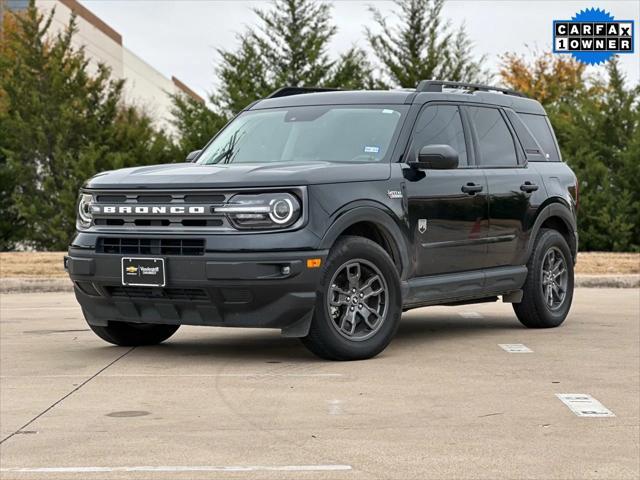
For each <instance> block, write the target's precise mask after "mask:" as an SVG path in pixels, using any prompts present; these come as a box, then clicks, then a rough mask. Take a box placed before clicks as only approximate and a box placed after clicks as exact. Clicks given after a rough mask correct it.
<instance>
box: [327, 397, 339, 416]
mask: <svg viewBox="0 0 640 480" xmlns="http://www.w3.org/2000/svg"><path fill="white" fill-rule="evenodd" d="M328 404H329V415H340V414H342V401H340V400H329V402H328Z"/></svg>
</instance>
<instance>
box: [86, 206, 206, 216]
mask: <svg viewBox="0 0 640 480" xmlns="http://www.w3.org/2000/svg"><path fill="white" fill-rule="evenodd" d="M92 213H93V214H94V215H101V214H102V215H105V214H121V215H167V214H169V215H204V214H206V213H207V211H206V207H204V206H199V205H197V206H196V205H194V206H164V205H92Z"/></svg>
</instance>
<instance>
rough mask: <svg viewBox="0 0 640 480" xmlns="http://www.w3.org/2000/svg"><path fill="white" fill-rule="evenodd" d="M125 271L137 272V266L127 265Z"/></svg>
mask: <svg viewBox="0 0 640 480" xmlns="http://www.w3.org/2000/svg"><path fill="white" fill-rule="evenodd" d="M127 273H138V267H134V266H129V267H127Z"/></svg>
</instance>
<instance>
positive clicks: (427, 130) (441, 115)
mask: <svg viewBox="0 0 640 480" xmlns="http://www.w3.org/2000/svg"><path fill="white" fill-rule="evenodd" d="M427 145H449V146H450V147H452V148H453V149H454V150H455V151H456V152H458V166H460V167H464V166H467V165H468V161H467V146H466V143H465V140H464V130H463V128H462V120H461V119H460V111H459V110H458V107H456V106H455V105H429V106H427V107H426V108H425V109H424V110H423V111H422V113H421V114H420V117H419V118H418V121H417V122H416V127H415V130H414V133H413V139H412V141H411V158H414V159H415V158H418V153H419V152H420V150H421V149H422V147H426V146H427Z"/></svg>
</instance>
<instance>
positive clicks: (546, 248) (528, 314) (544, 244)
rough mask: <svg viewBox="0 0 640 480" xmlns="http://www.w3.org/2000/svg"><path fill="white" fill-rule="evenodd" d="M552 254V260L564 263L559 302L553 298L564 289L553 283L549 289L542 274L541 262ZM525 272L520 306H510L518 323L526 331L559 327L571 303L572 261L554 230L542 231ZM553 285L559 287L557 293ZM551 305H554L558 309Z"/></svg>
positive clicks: (562, 240)
mask: <svg viewBox="0 0 640 480" xmlns="http://www.w3.org/2000/svg"><path fill="white" fill-rule="evenodd" d="M551 253H553V255H554V256H553V257H552V258H556V257H558V258H557V260H559V259H560V257H562V260H563V262H564V268H565V271H566V277H563V278H562V279H561V280H562V281H563V283H564V282H565V281H566V283H565V288H564V292H565V294H564V296H563V297H562V300H560V298H559V296H556V291H558V292H560V291H562V290H563V289H562V288H560V285H558V284H557V283H553V282H552V286H551V287H549V280H547V279H546V278H548V277H547V275H546V273H544V272H543V267H544V266H543V262H545V261H546V260H547V259H548V258H549V257H548V255H551ZM552 263H553V262H552ZM546 265H548V263H547V264H546ZM527 268H528V270H529V271H528V273H527V280H526V282H525V284H524V287H523V296H522V302H520V303H514V304H513V310H514V311H515V312H516V315H517V316H518V320H520V322H521V323H522V324H523V325H524V326H525V327H528V328H553V327H557V326H559V325H561V324H562V322H564V319H565V318H567V315H568V314H569V309H570V308H571V301H572V300H573V257H572V255H571V250H570V249H569V245H567V241H566V240H565V239H564V237H563V236H562V235H561V234H560V233H559V232H558V231H556V230H549V229H542V230H541V231H540V233H539V234H538V238H537V239H536V244H535V247H534V250H533V252H532V253H531V257H530V258H529V262H528V263H527ZM558 271H559V270H558ZM552 277H553V275H552ZM555 281H556V280H555V279H554V282H555ZM558 283H560V282H559V281H558ZM554 285H558V287H557V290H556V287H555V286H554ZM547 288H551V290H552V292H551V300H549V297H548V296H547V293H548V290H547ZM554 302H557V305H556V304H554ZM550 304H551V305H550Z"/></svg>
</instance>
